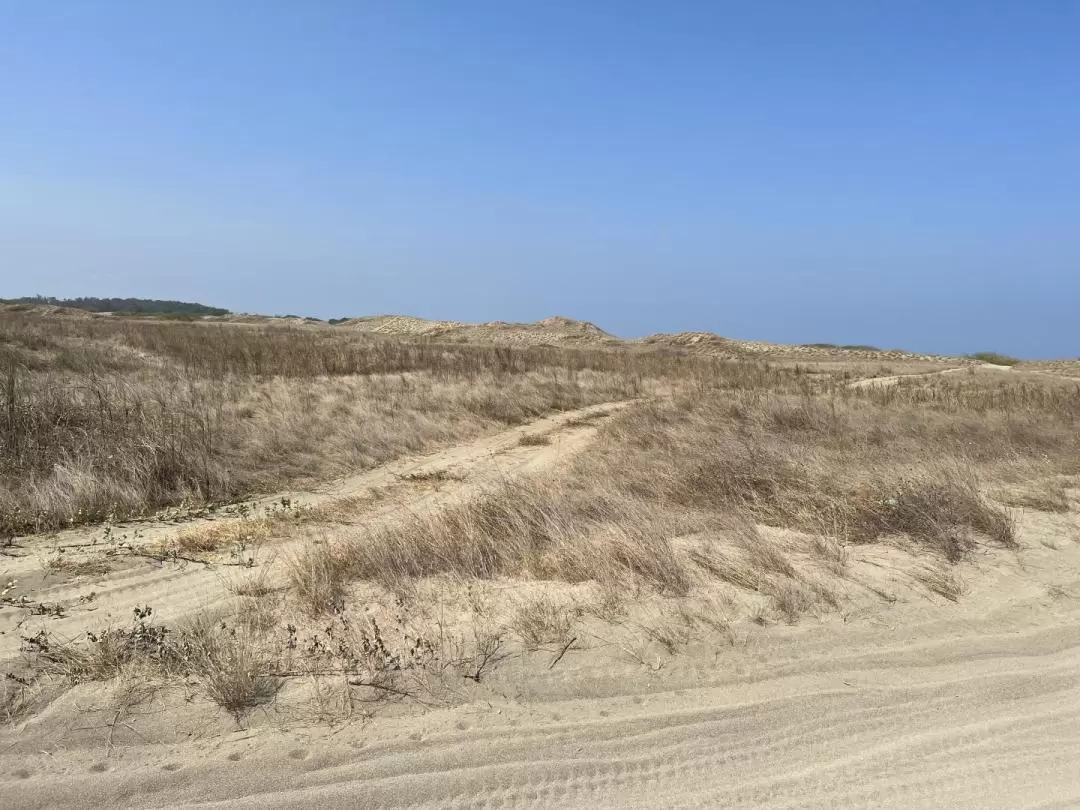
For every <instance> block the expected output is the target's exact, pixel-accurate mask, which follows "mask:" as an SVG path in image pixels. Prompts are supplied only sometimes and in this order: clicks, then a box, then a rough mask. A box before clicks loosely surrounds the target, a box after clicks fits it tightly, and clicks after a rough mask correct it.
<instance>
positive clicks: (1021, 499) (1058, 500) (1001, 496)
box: [994, 481, 1072, 514]
mask: <svg viewBox="0 0 1080 810" xmlns="http://www.w3.org/2000/svg"><path fill="white" fill-rule="evenodd" d="M994 497H995V499H996V500H998V501H1000V502H1001V503H1003V504H1006V505H1008V506H1012V507H1016V508H1017V509H1034V510H1036V511H1038V512H1055V513H1058V514H1064V513H1065V512H1068V511H1069V510H1070V509H1071V508H1072V505H1071V503H1070V500H1069V493H1068V489H1067V487H1066V485H1065V483H1064V482H1062V481H1043V482H1033V483H1030V484H1028V485H1026V486H1025V487H1022V488H1020V489H1016V488H1013V489H1002V490H998V491H997V492H996V493H995V494H994Z"/></svg>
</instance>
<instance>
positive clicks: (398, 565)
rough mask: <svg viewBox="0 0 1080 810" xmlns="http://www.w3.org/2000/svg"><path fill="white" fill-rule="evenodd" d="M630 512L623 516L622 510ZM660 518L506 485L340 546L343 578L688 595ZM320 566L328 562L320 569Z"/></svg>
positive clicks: (545, 488) (634, 508)
mask: <svg viewBox="0 0 1080 810" xmlns="http://www.w3.org/2000/svg"><path fill="white" fill-rule="evenodd" d="M628 510H629V511H628ZM665 523H666V521H665V518H664V516H663V515H662V513H660V512H659V511H657V510H654V509H650V508H649V507H647V506H646V505H643V504H635V503H632V502H627V501H625V500H621V499H609V500H605V499H604V497H603V495H602V494H601V495H600V496H599V497H592V496H591V495H590V496H587V497H585V498H582V497H580V496H578V497H575V495H574V493H573V492H570V491H567V490H566V489H563V488H560V487H558V486H554V485H549V484H541V483H539V482H535V481H533V482H528V483H507V484H505V485H503V486H501V487H499V488H497V489H495V490H492V491H489V492H486V493H484V494H482V495H481V496H479V497H478V498H475V499H474V500H471V501H469V502H466V503H464V504H461V505H456V506H451V507H448V508H446V509H444V510H442V511H440V512H438V513H435V514H425V515H412V516H409V517H406V518H404V519H403V520H401V521H398V522H396V523H394V524H392V525H388V526H382V527H380V528H377V529H375V530H373V531H371V532H368V533H365V534H363V535H362V536H360V537H358V538H356V539H355V540H354V541H353V542H351V543H349V544H348V545H347V546H346V547H344V548H343V549H342V550H341V553H342V554H343V555H344V561H343V562H342V563H341V565H340V566H337V568H342V567H343V568H344V569H345V571H346V572H347V575H348V576H349V577H352V578H357V579H368V580H373V581H376V582H379V583H381V584H384V585H386V586H387V587H389V588H392V589H393V588H397V587H399V586H400V583H401V582H403V581H406V580H410V579H418V578H422V577H426V576H434V575H438V574H453V575H457V576H462V577H470V578H479V579H491V578H494V577H499V576H531V577H534V578H537V579H560V580H564V581H568V582H581V581H585V580H589V579H597V580H601V581H604V580H608V581H610V580H617V579H620V578H625V577H633V578H637V579H640V580H642V581H644V582H647V583H648V584H650V585H652V586H654V587H656V588H657V589H658V590H661V591H666V592H671V593H685V592H686V591H687V590H688V588H689V579H688V576H687V572H686V569H685V567H684V565H683V564H682V563H681V562H680V560H679V559H678V558H677V556H676V554H675V552H674V550H673V548H672V546H671V544H670V542H669V538H668V536H667V535H669V532H668V531H667V529H668V527H667V526H666V525H665ZM320 565H330V564H329V563H321V564H320Z"/></svg>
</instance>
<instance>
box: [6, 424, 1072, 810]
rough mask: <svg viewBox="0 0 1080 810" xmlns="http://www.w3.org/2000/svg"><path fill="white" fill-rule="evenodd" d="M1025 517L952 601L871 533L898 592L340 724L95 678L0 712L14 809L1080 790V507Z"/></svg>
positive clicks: (548, 452) (882, 797) (551, 456)
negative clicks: (21, 713) (125, 708)
mask: <svg viewBox="0 0 1080 810" xmlns="http://www.w3.org/2000/svg"><path fill="white" fill-rule="evenodd" d="M560 418H568V417H559V418H556V419H555V422H556V423H557V422H558V419H560ZM575 430H581V431H582V432H581V433H580V434H578V433H574V432H573V430H571V431H570V432H569V433H567V434H565V435H566V436H567V437H575V436H576V437H577V438H569V442H570V444H569V445H565V444H559V443H556V444H553V445H550V446H547V447H533V448H521V447H516V446H515V447H510V446H509V445H511V444H513V442H512V438H513V436H512V434H511V435H509V436H508V435H503V436H501V437H498V438H497V440H496V439H495V438H493V439H491V440H490V441H491V442H492V444H491V445H488V446H487V447H488V449H487V450H485V451H484V452H483V453H479V454H478V455H475V456H473V455H470V453H471V452H472V451H468V452H466V451H465V450H457V451H450V454H449V457H452V458H454V459H456V460H457V462H458V463H462V464H465V463H467V461H466V459H468V458H474V457H475V458H476V459H477V462H476V463H477V465H478V466H483V465H482V464H481V463H480V462H481V461H483V460H484V459H486V463H490V461H491V458H492V457H491V456H490V451H492V450H494V449H495V448H496V447H503V449H505V450H506V451H507V453H506V454H505V455H500V456H498V457H497V458H498V459H499V464H500V465H501V466H502V467H503V469H509V468H513V469H524V468H526V467H528V466H530V465H536V464H550V463H553V462H554V461H555V460H556V459H557V456H558V453H560V452H565V451H566V450H567V449H568V448H569V447H573V446H578V447H580V446H583V443H584V442H585V441H587V438H588V433H587V431H588V429H587V428H580V429H575ZM485 441H489V440H485ZM499 442H502V444H501V445H500V444H499ZM579 442H580V443H581V444H577V443H579ZM480 444H482V443H480ZM560 448H561V450H560ZM474 449H475V447H474ZM445 460H446V459H445V458H443V461H442V462H440V463H445ZM432 461H434V459H433V460H432ZM466 480H468V479H466ZM462 486H464V484H463V485H462ZM462 491H464V490H462ZM429 496H430V495H429ZM429 496H425V497H429ZM437 497H444V494H438V495H437ZM445 497H452V495H449V494H446V495H445ZM1020 518H1021V519H1020V539H1021V542H1022V549H1021V551H1019V552H1016V553H1012V552H1002V551H990V550H986V549H984V550H981V551H979V552H978V553H977V554H976V555H975V557H974V559H973V560H972V561H970V562H967V563H964V564H963V565H962V566H961V568H960V572H961V575H962V576H963V578H964V580H965V581H966V582H967V583H968V592H967V593H966V594H965V595H964V596H963V597H962V598H961V600H960V601H959V603H957V604H953V603H950V602H946V601H945V600H943V599H940V598H938V597H935V596H933V595H931V594H929V593H927V592H925V591H920V590H918V589H912V588H907V587H906V586H904V584H903V583H904V582H910V577H902V576H900V571H901V567H902V565H903V564H904V559H905V558H904V557H903V555H902V554H901V553H900V551H899V550H898V549H894V548H890V547H883V546H866V547H859V548H856V549H855V550H854V560H853V562H852V566H851V578H852V580H853V581H861V582H872V583H873V584H876V585H877V586H882V587H887V588H889V589H890V590H893V591H894V592H895V594H896V598H895V601H892V602H886V601H882V600H880V599H877V600H861V601H860V600H859V599H853V601H852V603H851V604H850V605H849V606H848V607H847V608H845V609H844V610H843V611H841V612H840V613H839V614H838V615H836V614H834V615H830V616H825V617H823V618H821V619H812V618H807V619H805V620H804V621H802V622H801V623H800V624H798V625H795V626H786V625H770V626H767V627H758V626H756V625H752V624H747V625H745V626H741V627H740V629H739V632H738V635H737V638H736V639H735V643H733V644H732V643H724V642H721V641H720V640H719V639H710V638H704V639H701V640H699V641H697V642H694V643H691V644H690V645H689V646H686V647H685V648H682V649H680V650H679V651H678V652H677V653H675V654H674V655H665V656H657V658H656V664H655V666H646V665H643V664H642V663H641V662H638V661H633V660H630V659H629V658H627V657H626V656H624V655H621V654H619V651H618V650H614V649H610V648H605V647H603V646H594V647H592V648H591V649H583V650H574V651H572V652H570V653H569V654H568V655H567V656H566V657H565V658H564V659H562V660H561V661H559V662H558V665H557V666H551V656H550V655H549V654H537V655H535V656H531V657H522V658H518V659H514V660H512V661H508V662H506V663H505V664H503V665H501V666H500V667H499V668H498V669H496V670H495V671H494V672H493V674H492V676H491V677H490V679H485V681H484V682H483V683H482V684H475V685H469V686H468V691H464V690H465V687H463V691H462V694H461V699H460V700H457V701H455V702H453V703H451V704H446V705H442V704H432V705H403V704H397V705H393V706H389V707H383V708H382V709H380V710H379V711H375V712H374V713H373V714H372V716H371V717H369V718H367V719H363V720H361V719H359V718H357V719H356V720H354V721H353V722H350V723H347V724H344V725H337V726H333V727H327V726H325V725H320V724H317V723H312V722H299V721H298V720H297V718H296V716H295V715H293V714H292V713H291V706H290V703H289V699H288V696H287V695H283V696H282V698H281V700H280V701H279V702H277V703H275V704H273V705H270V706H267V707H265V708H263V709H260V710H258V712H257V713H256V714H254V715H252V716H251V717H250V718H248V719H247V720H245V721H244V722H243V723H242V724H241V725H237V724H236V723H235V722H233V721H232V720H231V719H229V718H225V717H223V716H222V714H221V713H220V712H214V711H212V710H211V709H212V707H207V706H205V705H197V704H188V703H186V702H185V698H184V696H183V695H182V694H179V693H177V694H174V693H171V692H166V693H163V694H160V695H158V696H156V697H155V698H154V699H153V700H151V701H149V702H148V703H146V704H145V705H142V706H140V707H138V708H137V709H133V710H132V711H131V713H130V714H124V713H122V712H121V711H120V710H115V709H114V707H113V704H111V703H109V702H108V701H107V700H105V699H104V698H103V697H102V696H101V695H100V693H99V692H97V691H95V689H98V688H99V687H97V686H96V685H87V686H86V687H79V688H77V689H75V690H74V691H73V692H71V693H69V695H67V696H65V697H64V698H62V699H60V700H58V701H57V702H56V703H55V704H54V705H53V706H51V707H50V708H49V709H48V710H46V712H45V713H44V714H43V715H42V716H40V717H39V718H37V719H35V720H33V721H30V722H27V723H24V724H23V725H21V726H18V727H15V728H13V729H10V730H5V731H3V732H0V797H2V804H3V806H4V807H5V808H8V807H14V808H23V807H26V808H45V807H61V806H62V807H98V806H103V805H109V806H116V807H177V806H199V807H259V808H272V807H311V806H318V807H428V808H455V807H530V806H538V805H540V806H563V807H580V806H585V805H588V806H593V807H691V806H703V807H776V808H796V807H797V808H804V807H823V808H824V807H830V808H832V807H840V808H854V807H897V808H901V807H903V808H907V807H969V808H985V807H1003V808H1004V807H1009V808H1013V807H1032V808H1035V807H1041V808H1050V807H1061V808H1064V807H1076V806H1080V764H1078V763H1080V518H1078V517H1077V516H1076V515H1075V514H1066V515H1046V514H1042V513H1037V512H1031V513H1026V514H1023V515H1021V516H1020ZM159 576H161V577H167V576H168V575H166V574H159ZM155 587H157V586H155ZM170 587H174V586H170ZM185 587H186V586H185ZM157 593H158V594H159V595H164V594H166V593H172V591H166V590H162V589H160V588H159V590H158V592H157ZM178 593H179V592H178ZM169 598H170V599H175V600H177V603H182V602H183V597H182V596H179V595H174V596H171V597H169ZM155 604H156V602H155ZM648 660H649V661H651V660H652V659H651V658H650V659H648Z"/></svg>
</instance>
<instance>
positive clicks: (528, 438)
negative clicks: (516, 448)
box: [518, 433, 551, 447]
mask: <svg viewBox="0 0 1080 810" xmlns="http://www.w3.org/2000/svg"><path fill="white" fill-rule="evenodd" d="M518 444H519V445H521V446H522V447H543V446H544V445H547V444H551V437H550V436H546V435H544V434H543V433H526V434H525V435H524V436H522V437H521V438H520V439H518Z"/></svg>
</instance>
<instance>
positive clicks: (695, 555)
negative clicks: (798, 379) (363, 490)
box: [297, 376, 1080, 621]
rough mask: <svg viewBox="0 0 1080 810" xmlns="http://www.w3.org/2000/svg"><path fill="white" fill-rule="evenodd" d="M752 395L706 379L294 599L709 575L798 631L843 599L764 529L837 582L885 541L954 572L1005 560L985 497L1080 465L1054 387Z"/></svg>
mask: <svg viewBox="0 0 1080 810" xmlns="http://www.w3.org/2000/svg"><path fill="white" fill-rule="evenodd" d="M763 379H764V377H763V376H759V377H758V378H757V380H755V381H747V380H746V379H722V380H719V381H717V380H713V383H714V384H715V385H714V386H713V387H710V386H709V385H706V384H705V383H704V382H702V383H701V384H700V385H698V386H694V387H692V388H690V389H684V393H682V394H680V395H677V396H676V397H674V398H673V399H669V400H666V401H651V402H644V403H641V404H639V405H636V406H634V407H632V408H630V409H628V410H626V411H625V412H623V413H622V414H620V415H619V416H617V417H616V418H615V419H613V420H611V421H610V422H609V423H607V424H606V425H605V426H604V427H602V428H601V429H600V434H599V437H598V440H597V442H596V443H595V444H594V446H593V448H592V449H591V451H590V452H589V453H588V454H582V455H580V456H577V457H575V459H574V460H573V461H572V462H571V463H570V465H569V468H568V469H567V470H563V471H562V472H561V473H560V475H559V477H558V478H551V477H539V478H531V479H525V480H521V481H517V482H510V483H507V484H505V485H504V486H501V487H499V488H497V489H495V490H492V491H488V492H485V493H483V494H481V495H480V496H479V497H477V498H475V499H473V500H471V501H469V502H466V503H462V504H457V505H454V506H452V507H449V508H446V509H443V510H441V511H439V512H436V513H427V514H418V515H411V516H409V517H407V518H405V519H404V520H402V521H399V522H397V523H394V524H392V525H386V526H380V527H377V528H373V529H371V530H366V531H363V532H362V533H360V534H359V535H357V536H355V537H354V538H352V539H351V540H350V541H349V542H346V543H344V544H342V545H341V546H339V547H336V548H334V549H333V550H324V551H321V552H317V554H320V555H321V556H322V558H323V559H322V561H321V562H319V563H318V564H313V565H309V566H308V567H307V568H305V569H304V570H305V571H310V572H311V574H312V575H311V576H307V577H306V579H307V581H306V582H304V583H297V587H298V588H299V589H300V590H301V591H304V592H308V593H312V592H321V590H322V589H320V588H317V587H313V585H312V584H311V583H312V582H317V581H318V580H320V579H330V580H334V581H347V580H351V579H360V580H368V581H372V582H376V583H379V584H380V585H382V586H385V587H387V588H389V589H391V590H395V591H398V592H402V593H405V592H408V591H409V589H410V587H411V583H415V582H416V581H419V580H421V579H423V578H425V577H431V576H437V575H444V574H448V575H452V576H454V577H459V578H465V579H475V578H478V579H494V578H501V577H524V578H530V579H537V580H561V581H565V582H570V583H575V582H585V581H597V582H600V583H606V584H608V585H615V586H617V585H618V583H634V584H635V587H636V586H645V587H647V588H650V589H652V590H653V591H655V592H659V593H662V594H667V595H669V596H684V595H686V594H688V593H690V591H691V590H692V589H693V588H694V582H695V581H696V577H698V576H699V574H700V573H703V574H704V575H705V576H706V577H707V578H711V579H712V580H714V581H715V580H718V581H722V582H725V583H728V584H730V585H734V586H735V587H737V588H739V589H743V590H747V591H755V592H758V593H761V594H763V595H765V596H767V597H769V599H770V603H771V604H772V606H773V607H774V609H776V610H777V611H778V612H779V613H780V614H781V615H782V616H783V617H784V618H785V619H787V620H789V621H792V620H794V619H795V618H796V617H797V616H798V615H800V614H802V613H805V612H807V611H808V610H810V609H811V608H816V607H817V606H821V607H823V608H825V609H834V608H836V607H837V606H838V605H839V603H840V599H839V597H838V596H837V594H836V593H835V592H834V591H832V590H831V589H830V588H829V587H828V586H826V585H824V584H823V583H821V582H819V581H816V580H813V579H810V578H808V577H807V575H806V574H805V573H804V572H802V571H800V569H799V567H798V566H797V565H796V562H795V561H794V560H793V558H792V557H790V556H789V554H788V553H787V552H785V551H784V550H783V549H782V548H781V547H780V546H779V545H778V544H777V543H776V541H775V540H771V539H769V538H768V537H766V536H764V535H763V533H762V532H761V531H759V530H758V528H757V526H758V525H762V524H764V525H768V526H775V527H785V528H790V529H795V530H798V531H799V532H802V533H804V534H803V535H799V536H802V537H805V542H804V545H805V547H806V548H805V552H806V554H807V556H808V558H809V559H817V560H820V561H821V563H822V564H823V566H824V567H825V568H826V569H827V570H828V571H829V572H830V573H832V574H833V575H835V576H838V577H843V576H844V575H845V572H846V569H847V566H848V546H849V545H850V544H852V543H867V542H872V541H876V540H879V539H884V538H890V537H904V538H908V539H909V540H910V541H913V542H914V544H915V547H916V548H917V549H921V550H922V551H924V552H926V553H928V554H930V555H933V556H934V557H937V558H939V559H941V560H943V561H946V562H957V561H959V560H960V559H962V558H963V557H964V556H965V555H966V554H968V553H969V552H970V551H971V550H972V549H973V548H974V547H975V546H976V545H977V544H979V543H990V544H993V545H996V546H999V547H1004V548H1012V547H1014V546H1015V545H1016V537H1015V527H1014V522H1013V519H1012V516H1011V515H1010V513H1009V512H1008V511H1007V510H1005V509H1003V508H1001V507H1000V506H999V505H997V504H996V503H994V502H992V501H990V500H989V499H987V498H986V497H985V496H984V494H983V488H984V486H985V485H986V484H987V483H988V482H990V481H993V480H995V479H996V478H998V477H1002V476H1006V477H1012V478H1016V477H1017V476H1019V477H1025V476H1030V475H1034V474H1045V473H1046V472H1048V471H1054V472H1060V471H1064V470H1065V469H1068V468H1069V467H1070V465H1073V464H1074V463H1075V457H1076V451H1077V450H1078V449H1080V447H1078V440H1077V438H1076V436H1075V434H1074V432H1073V431H1071V429H1070V425H1071V422H1072V419H1073V418H1074V416H1075V414H1074V410H1075V407H1076V406H1075V403H1074V402H1072V401H1071V400H1069V399H1067V398H1062V397H1059V396H1058V394H1057V393H1055V391H1054V390H1053V389H1046V388H1043V389H1033V388H1030V387H1028V386H1026V384H1019V385H1017V386H1015V387H1009V386H1007V385H1006V386H1004V387H1002V386H1001V385H999V387H997V388H992V387H988V386H986V385H985V384H984V383H983V381H982V380H979V381H976V382H974V383H971V384H967V383H965V384H961V385H952V386H949V387H935V386H930V387H928V389H927V390H923V389H910V390H909V389H907V388H906V387H904V386H897V387H895V388H894V389H890V390H888V391H885V392H879V391H874V390H870V391H866V392H851V391H849V390H847V389H844V388H842V387H838V388H825V389H824V390H820V391H819V392H818V393H814V392H813V391H812V390H810V389H806V390H804V391H803V392H802V393H797V392H796V391H793V390H791V388H790V387H788V384H787V382H785V381H784V379H779V380H778V379H777V378H772V379H771V384H772V385H773V388H772V389H771V390H770V389H769V387H768V385H763V384H759V383H761V382H762V380H763ZM785 379H786V378H785ZM744 383H748V384H745V385H741V384H744ZM794 387H796V388H797V385H796V386H794ZM719 390H723V391H726V392H727V395H726V396H723V397H721V396H717V392H718V391H719ZM686 538H690V539H689V540H686ZM330 572H332V573H330ZM946 590H948V589H947V588H946Z"/></svg>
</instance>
